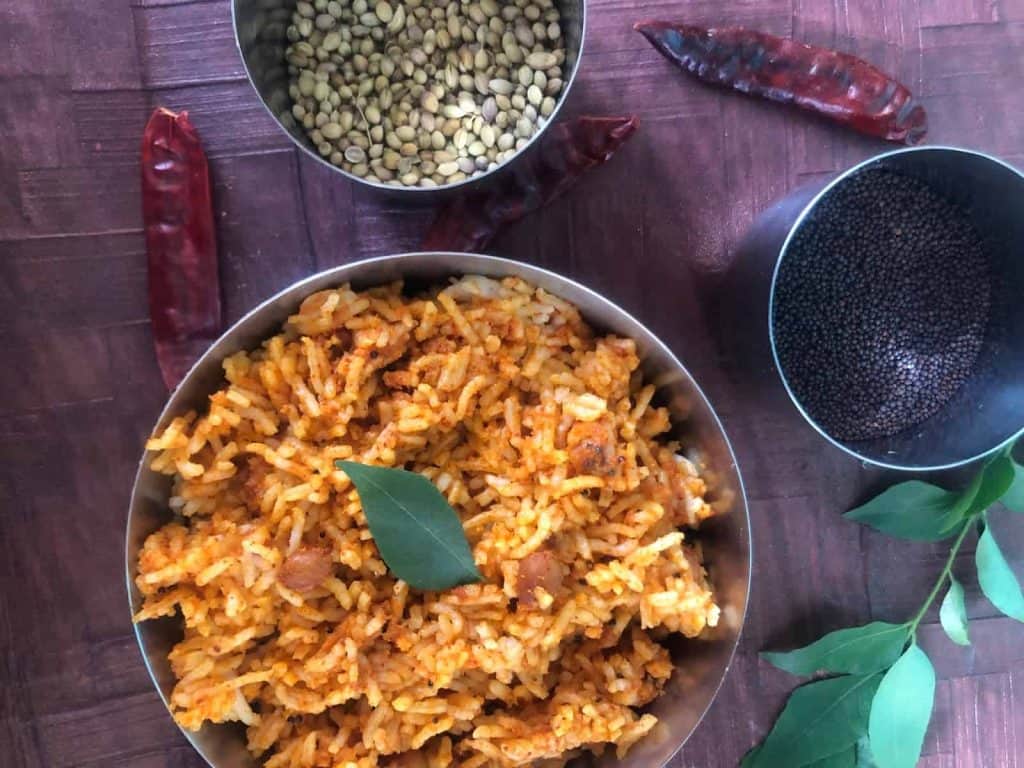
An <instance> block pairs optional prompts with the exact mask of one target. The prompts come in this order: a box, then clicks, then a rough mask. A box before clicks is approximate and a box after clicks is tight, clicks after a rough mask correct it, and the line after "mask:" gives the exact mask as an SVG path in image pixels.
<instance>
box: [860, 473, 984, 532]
mask: <svg viewBox="0 0 1024 768" xmlns="http://www.w3.org/2000/svg"><path fill="white" fill-rule="evenodd" d="M968 493H969V491H968ZM973 498H974V495H973V494H972V495H971V498H970V499H967V498H965V494H961V493H955V492H953V491H947V490H945V489H943V488H939V487H938V486H937V485H931V484H930V483H922V482H921V481H920V480H910V481H908V482H906V483H900V484H898V485H894V486H892V487H891V488H889V489H888V490H886V491H884V492H883V493H881V494H880V495H878V496H876V497H875V498H873V499H872V500H871V501H869V502H868V503H867V504H864V505H862V506H860V507H857V508H856V509H851V510H850V511H849V512H847V513H846V515H845V516H846V517H847V518H848V519H850V520H853V521H855V522H858V523H861V524H862V525H867V526H870V527H871V528H874V529H875V530H876V531H881V532H882V533H886V534H888V535H890V536H895V537H896V538H898V539H911V540H913V541H939V540H940V539H945V538H948V537H949V536H952V535H953V534H954V533H955V532H956V531H955V530H954V529H955V527H956V524H957V523H958V522H959V521H960V520H961V519H962V518H963V515H964V512H965V511H966V509H967V507H968V506H969V504H970V502H971V500H973Z"/></svg>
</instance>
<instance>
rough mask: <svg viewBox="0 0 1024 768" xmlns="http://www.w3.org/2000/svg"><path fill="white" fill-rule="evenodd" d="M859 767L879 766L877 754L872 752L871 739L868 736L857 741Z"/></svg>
mask: <svg viewBox="0 0 1024 768" xmlns="http://www.w3.org/2000/svg"><path fill="white" fill-rule="evenodd" d="M856 751H857V768H878V763H876V762H875V756H874V755H872V754H871V741H870V740H869V739H868V737H867V736H865V737H863V738H862V739H861V740H860V741H858V742H857V750H856Z"/></svg>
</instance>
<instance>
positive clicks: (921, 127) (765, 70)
mask: <svg viewBox="0 0 1024 768" xmlns="http://www.w3.org/2000/svg"><path fill="white" fill-rule="evenodd" d="M633 28H634V29H635V30H637V31H638V32H640V33H641V34H643V36H644V37H646V38H647V39H648V40H649V41H650V42H651V44H652V45H653V46H654V47H655V48H656V49H657V50H658V51H659V52H660V53H661V54H662V55H663V56H665V58H667V59H668V60H669V61H671V62H673V63H675V64H677V65H679V66H680V67H681V68H682V69H684V70H685V71H687V72H689V73H690V74H691V75H694V76H695V77H697V78H699V79H700V80H703V81H704V82H706V83H712V84H714V85H721V86H725V87H730V88H735V89H736V90H738V91H742V92H744V93H749V94H752V95H755V96H761V97H763V98H766V99H771V100H772V101H780V102H784V103H792V104H796V105H797V106H799V107H802V108H803V109H806V110H810V111H812V112H816V113H818V114H820V115H823V116H825V117H827V118H829V119H830V120H834V121H835V122H837V123H842V124H843V125H847V126H849V127H850V128H853V129H854V130H856V131H860V132H861V133H864V134H867V135H868V136H875V137H877V138H880V139H887V140H889V141H901V142H905V143H907V144H917V143H919V142H920V141H922V140H923V139H924V136H925V133H926V132H927V130H928V118H927V115H926V114H925V110H924V107H922V106H921V105H920V104H918V103H917V101H916V100H915V99H914V97H913V94H911V92H910V90H909V89H908V88H907V87H906V86H905V85H902V84H901V83H899V82H897V81H896V80H894V79H893V78H892V77H890V76H889V75H887V74H885V73H884V72H882V71H881V70H880V69H878V68H877V67H875V66H873V65H872V64H869V63H868V62H866V61H864V60H863V59H858V58H857V57H856V56H851V55H850V54H848V53H840V52H838V51H832V50H829V49H827V48H817V47H815V46H812V45H805V44H804V43H798V42H796V41H794V40H787V39H785V38H782V37H776V36H775V35H769V34H766V33H764V32H755V31H754V30H749V29H742V28H739V27H730V28H722V29H705V28H704V27H695V26H691V25H688V24H673V23H670V22H667V21H642V22H639V23H637V24H635V25H634V26H633Z"/></svg>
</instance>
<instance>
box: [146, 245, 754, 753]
mask: <svg viewBox="0 0 1024 768" xmlns="http://www.w3.org/2000/svg"><path fill="white" fill-rule="evenodd" d="M463 275H479V276H483V277H487V278H492V279H495V280H501V279H504V278H518V279H520V280H522V281H526V282H527V283H529V284H530V285H532V286H534V287H536V288H537V289H540V290H542V291H546V292H547V293H548V294H550V295H551V296H554V297H557V298H558V299H560V300H563V301H566V302H569V303H571V304H572V305H574V306H575V307H576V308H578V310H579V312H580V313H581V316H582V320H583V322H585V323H586V324H587V325H588V326H589V327H591V328H593V329H594V332H595V333H597V334H614V335H615V336H617V337H620V338H622V339H630V340H632V341H633V343H635V345H636V354H637V357H638V359H639V369H638V370H639V372H640V373H641V374H642V376H643V380H644V381H646V382H649V383H650V384H651V385H653V387H652V389H653V391H654V393H655V394H654V400H653V403H654V405H657V406H662V407H664V408H665V409H667V414H668V417H669V419H670V426H668V428H669V429H670V432H669V435H670V437H671V438H672V439H674V440H678V441H679V443H680V445H681V446H682V448H681V449H680V450H683V451H685V452H686V455H687V456H688V457H689V461H692V462H693V465H694V466H698V467H699V468H700V475H701V477H702V478H703V480H704V482H705V483H706V491H705V493H704V499H705V501H706V502H707V504H709V505H710V507H711V508H713V509H714V510H715V512H716V513H719V514H713V515H712V516H711V517H709V518H707V519H705V520H703V522H702V523H701V525H700V528H699V530H698V531H697V532H696V534H693V533H692V532H690V533H687V534H686V536H687V537H690V536H692V535H695V536H696V541H697V542H698V543H699V546H700V547H701V549H702V551H703V558H704V567H705V568H706V570H707V584H708V585H709V587H710V589H711V590H712V593H713V595H714V600H715V602H716V603H717V605H718V608H719V609H720V613H719V614H718V622H717V626H715V627H714V628H710V627H708V628H706V629H705V630H704V631H703V632H701V633H700V634H699V636H697V637H694V638H691V639H687V638H685V637H683V636H682V635H681V634H678V633H673V634H667V635H666V636H665V637H664V639H663V640H661V642H663V643H664V645H665V647H666V648H667V651H668V658H669V659H670V663H671V666H670V669H669V671H670V677H667V678H666V679H667V682H666V683H665V686H664V689H663V690H662V693H661V695H660V696H658V698H656V699H655V700H654V701H652V702H650V703H648V704H646V705H645V706H644V707H643V708H642V712H644V713H646V714H650V715H653V716H654V717H656V718H657V724H656V725H654V726H653V728H651V729H650V730H648V731H647V732H646V733H645V734H644V735H643V736H642V737H641V738H640V739H639V741H638V742H637V743H635V744H634V745H633V746H632V747H631V749H630V750H629V752H628V754H627V755H626V756H625V759H624V760H621V761H616V760H615V759H614V754H615V753H614V750H607V751H606V752H605V754H604V756H603V757H601V758H593V757H591V756H587V757H580V758H577V759H576V761H575V763H574V764H576V765H587V764H591V765H594V764H596V765H606V764H607V765H611V764H612V763H616V764H619V765H623V766H626V768H658V767H659V766H662V765H664V764H665V763H666V762H667V761H668V760H669V759H670V758H671V757H672V755H674V754H675V753H676V751H677V750H678V749H679V748H680V747H681V746H682V744H683V743H684V742H685V741H686V739H687V738H688V737H689V736H690V734H691V733H692V732H693V730H694V729H695V728H696V726H697V724H698V723H699V722H700V720H701V718H702V717H703V715H704V713H705V712H706V710H707V709H708V707H709V706H710V705H711V702H712V700H713V699H714V698H715V696H716V694H717V692H718V689H719V687H720V686H721V684H722V681H723V680H724V678H725V675H726V673H727V672H728V670H729V667H730V664H731V662H732V658H733V654H734V651H735V648H736V645H737V643H738V640H739V636H740V632H741V629H742V625H743V621H744V618H745V614H746V604H747V597H748V591H749V586H750V569H751V545H750V535H749V517H748V513H747V503H746V497H745V495H744V490H743V484H742V480H741V477H740V473H739V469H738V467H737V465H736V461H735V457H734V455H733V452H732V449H731V447H730V445H729V441H728V438H727V437H726V434H725V432H724V430H723V427H722V425H721V423H720V421H719V419H718V417H717V416H716V415H715V413H714V411H713V409H712V407H711V405H710V403H709V402H708V400H707V398H706V397H705V395H704V394H703V392H702V391H701V389H700V387H699V386H698V384H697V383H696V382H695V381H694V380H693V378H692V377H691V376H690V374H689V373H688V372H687V370H686V368H685V367H684V366H683V365H682V363H680V362H679V360H678V359H677V358H676V357H675V356H674V355H673V353H672V352H671V351H670V350H669V349H668V347H666V346H665V345H664V344H663V343H662V342H661V341H659V340H658V339H657V338H656V337H655V336H654V335H653V334H652V333H651V332H650V331H649V330H648V329H647V328H645V327H644V326H643V325H642V324H641V323H640V322H639V321H638V320H636V319H635V318H633V317H632V316H630V315H629V314H628V313H626V312H625V311H623V310H622V309H620V308H619V307H617V306H616V305H615V304H613V303H612V302H610V301H609V300H607V299H605V298H603V297H601V296H600V295H598V294H596V293H594V292H593V291H591V290H589V289H587V288H586V287H584V286H582V285H580V284H579V283H576V282H573V281H572V280H569V279H567V278H564V277H561V276H559V275H557V274H555V273H553V272H550V271H547V270H544V269H541V268H539V267H535V266H530V265H527V264H522V263H518V262H514V261H510V260H506V259H500V258H496V257H491V256H480V255H473V254H464V253H414V254H404V255H397V256H388V257H381V258H376V259H370V260H367V261H362V262H357V263H353V264H349V265H345V266H341V267H337V268H334V269H331V270H328V271H326V272H322V273H320V274H317V275H314V276H312V277H309V278H307V279H305V280H302V281H300V282H298V283H296V284H295V285H293V286H291V287H289V288H287V289H286V290H284V291H282V292H281V293H279V294H277V295H276V296H274V297H272V298H270V299H268V300H267V301H265V302H264V303H263V304H261V305H259V306H258V307H257V308H255V309H254V310H253V311H251V312H250V313H249V314H247V315H246V316H244V317H243V318H242V319H241V320H239V321H238V322H237V323H236V324H235V325H234V326H233V327H232V328H231V329H229V330H228V331H227V332H226V333H225V334H224V335H223V336H222V337H221V338H220V339H219V340H218V341H217V342H216V343H215V344H214V345H213V346H212V347H211V348H210V349H209V350H208V351H207V352H206V353H205V354H204V355H203V356H202V357H201V358H200V359H199V361H198V362H197V363H196V364H195V366H194V367H193V368H192V370H191V371H190V372H189V373H188V375H187V376H186V377H185V379H184V380H183V381H182V383H181V385H180V386H179V387H178V389H176V390H175V391H174V392H173V393H172V395H171V397H170V400H169V402H168V403H167V405H166V407H165V408H164V410H163V412H162V413H161V415H160V417H159V419H158V422H157V425H156V426H155V428H154V430H153V435H159V434H161V433H162V432H164V431H165V430H166V429H167V427H168V425H169V424H171V423H172V421H174V420H175V419H176V418H177V417H180V416H181V415H183V414H186V413H188V412H193V411H197V412H203V411H204V410H205V408H206V407H207V405H208V403H209V402H210V395H211V393H214V392H216V391H217V390H218V389H219V388H221V387H223V386H224V376H225V373H224V367H223V365H222V364H223V362H224V361H225V360H226V359H227V358H229V357H230V356H232V355H235V354H236V353H239V352H240V351H243V350H252V349H256V348H258V347H259V346H260V345H261V343H262V342H264V341H265V340H267V339H268V338H269V337H270V336H272V335H273V334H274V333H275V332H278V331H279V330H280V328H281V327H282V325H283V324H284V323H285V321H286V320H287V319H288V318H289V317H292V316H293V315H294V314H295V313H296V312H297V311H299V310H300V307H301V306H302V305H303V301H304V300H305V299H307V297H310V296H311V295H312V294H316V293H318V292H321V291H324V290H327V289H335V288H338V287H339V286H343V285H345V284H350V285H351V287H352V290H363V289H366V288H369V287H374V286H384V285H389V284H393V283H394V282H395V281H402V284H403V286H404V287H403V289H402V290H403V292H404V293H405V294H413V293H417V292H420V291H422V290H425V289H426V288H427V287H429V286H435V287H436V286H443V285H444V284H445V283H446V282H447V281H449V280H450V279H451V278H453V277H456V276H463ZM158 453H159V452H158V451H150V450H147V451H146V452H145V454H144V455H143V457H142V460H141V463H140V466H139V470H138V474H137V476H136V480H135V485H134V488H133V491H132V496H131V502H130V510H129V516H128V526H127V539H126V574H127V585H128V592H129V600H130V604H131V610H132V613H133V615H137V614H138V612H139V611H140V609H141V608H142V607H143V606H144V604H145V602H146V596H145V595H143V594H142V592H140V588H139V586H138V585H137V577H138V575H139V573H140V552H141V551H142V549H143V546H144V543H145V542H146V540H147V538H148V537H150V536H151V534H153V533H154V532H155V531H157V530H158V529H160V528H162V526H164V525H165V524H166V523H168V522H169V521H170V520H171V519H172V517H173V516H172V513H171V512H170V509H169V498H170V496H171V493H172V487H171V485H172V481H171V478H170V477H169V476H168V474H165V473H161V472H157V471H154V470H153V469H152V468H151V466H152V463H153V461H154V458H155V457H156V456H157V454H158ZM688 530H689V529H688ZM164 564H166V563H164ZM149 597H152V594H151V595H149ZM135 628H136V636H137V638H138V642H139V646H140V648H141V651H142V655H143V657H144V660H145V663H146V666H147V668H148V670H149V672H150V675H151V676H152V679H153V682H154V685H155V686H156V688H157V690H158V691H159V693H160V695H161V697H162V699H163V700H164V703H165V704H168V702H169V701H170V700H171V697H172V690H173V689H174V687H175V684H176V676H175V673H174V670H172V667H171V664H170V662H169V661H168V654H169V653H170V652H171V650H172V648H173V647H174V646H175V644H176V643H179V642H180V641H181V640H182V637H183V620H182V618H181V615H180V613H178V614H177V615H167V616H164V617H162V618H155V619H153V620H146V621H142V622H139V623H136V625H135ZM179 662H180V660H179ZM168 706H169V708H170V705H168ZM179 712H180V708H179ZM179 725H180V723H179ZM182 731H183V733H184V735H185V736H186V738H187V739H188V740H189V741H190V742H191V743H192V745H193V746H194V747H195V749H196V750H197V751H198V752H199V753H200V754H201V755H202V756H203V757H204V758H205V759H206V760H207V762H208V763H209V764H210V765H211V766H215V768H226V767H227V766H232V767H238V766H255V765H257V764H258V761H257V760H256V759H255V758H253V757H252V756H250V755H249V754H248V752H247V750H246V735H245V729H244V728H243V727H242V726H241V724H239V723H232V724H218V725H213V724H210V723H204V724H203V725H202V727H201V728H200V729H199V730H186V729H184V728H183V729H182ZM289 764H291V763H289ZM294 764H296V765H298V764H300V763H294ZM307 764H308V765H310V766H313V765H321V763H319V762H316V763H314V762H309V763H306V762H302V763H301V765H307ZM323 764H324V765H326V764H327V763H323ZM430 764H431V765H433V764H434V763H432V762H431V763H430Z"/></svg>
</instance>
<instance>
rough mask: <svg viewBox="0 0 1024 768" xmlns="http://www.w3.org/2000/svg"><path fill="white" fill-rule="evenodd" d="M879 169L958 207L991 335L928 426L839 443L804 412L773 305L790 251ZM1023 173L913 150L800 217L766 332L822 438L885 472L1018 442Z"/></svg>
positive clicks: (942, 465)
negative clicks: (803, 231) (985, 296)
mask: <svg viewBox="0 0 1024 768" xmlns="http://www.w3.org/2000/svg"><path fill="white" fill-rule="evenodd" d="M878 168H881V169H885V170H889V171H893V172H895V173H899V174H901V175H906V176H910V177H912V178H914V179H917V180H919V181H921V182H924V183H925V184H927V185H928V186H929V187H931V188H932V189H934V190H935V191H936V192H938V193H939V194H941V195H942V196H943V197H945V198H947V199H948V200H950V201H952V202H954V203H955V204H956V205H957V206H959V207H960V208H962V209H963V210H964V212H965V213H966V214H967V216H968V218H969V219H970V220H971V222H972V223H973V224H974V226H975V228H976V229H977V231H978V232H979V234H980V235H981V237H982V241H983V242H984V244H985V246H986V251H987V253H986V256H987V258H988V261H989V272H990V274H991V277H992V298H991V302H992V304H991V309H990V315H989V321H988V326H987V328H986V331H985V338H984V340H983V343H982V347H981V351H980V352H979V355H978V359H977V361H976V363H975V366H974V372H973V373H972V374H971V376H970V377H969V378H968V380H967V381H966V382H965V383H964V384H963V385H962V386H961V387H960V388H959V389H958V390H957V391H956V392H955V393H954V394H953V396H952V397H951V398H950V399H949V400H948V401H947V402H946V404H945V405H944V406H943V407H942V409H941V410H940V411H939V412H938V413H936V414H935V415H934V416H932V417H930V418H929V419H927V420H926V421H924V422H922V423H920V424H915V425H912V426H910V427H907V428H906V429H904V430H902V431H900V432H898V433H897V434H895V435H891V436H888V437H880V438H876V439H873V440H857V441H851V440H840V439H838V438H835V437H833V436H832V435H830V434H829V433H828V430H826V429H825V428H824V427H822V426H821V425H820V424H818V423H817V422H816V421H815V420H814V419H813V418H812V417H811V416H810V414H808V413H807V411H806V409H805V408H804V407H803V405H802V404H801V403H800V401H799V398H798V397H797V396H796V394H795V393H794V392H793V389H792V387H791V386H790V383H789V381H788V380H787V378H786V371H785V368H784V366H782V365H781V362H780V361H779V357H778V354H777V353H776V349H775V332H774V326H773V323H772V317H773V314H772V306H771V303H772V301H773V300H774V296H775V290H776V284H777V282H778V279H779V271H780V268H781V265H782V262H783V260H784V259H785V258H787V252H788V248H789V244H790V242H792V240H793V238H794V237H795V236H796V234H797V232H799V231H800V227H801V225H802V224H803V222H804V221H806V220H807V217H808V216H810V215H811V214H812V213H813V211H814V210H815V208H816V207H817V206H818V205H819V203H820V202H821V201H822V200H823V199H825V198H826V197H827V196H828V195H829V194H830V193H831V192H832V191H833V190H834V189H836V188H837V187H838V186H840V185H842V184H844V183H845V182H847V181H848V180H849V179H851V178H853V177H854V176H857V175H858V174H861V173H864V172H865V171H869V170H872V169H878ZM1022 199H1024V174H1021V172H1020V171H1018V170H1017V169H1016V168H1014V167H1012V166H1010V165H1007V164H1006V163H1004V162H1003V161H1001V160H998V159H996V158H994V157H991V156H990V155H986V154H984V153H981V152H975V151H973V150H969V149H961V148H957V147H912V148H909V149H900V150H896V151H893V152H888V153H885V154H882V155H878V156H876V157H873V158H870V159H868V160H866V161H864V162H863V163H860V164H859V165H856V166H854V167H853V168H851V169H849V170H848V171H846V172H844V173H842V174H840V175H839V176H838V177H837V178H836V179H835V180H833V181H832V182H831V183H830V184H828V185H827V186H826V187H825V188H824V189H823V190H821V191H820V192H819V193H818V194H817V195H816V196H815V197H814V198H813V199H812V200H811V201H810V202H809V203H807V205H806V206H805V207H804V208H803V210H802V211H801V212H800V214H799V215H798V216H797V218H796V220H795V222H794V223H793V225H792V227H791V229H790V231H789V234H788V236H787V238H786V240H785V242H784V243H783V245H782V248H781V251H780V253H779V257H778V262H777V264H776V265H775V270H774V274H773V276H772V282H771V290H770V296H771V298H770V300H769V309H768V328H769V336H770V343H771V350H772V356H773V359H774V362H775V365H776V368H777V369H778V371H779V374H780V375H781V377H782V381H783V384H784V385H785V387H786V390H787V391H788V392H789V396H790V398H791V399H792V400H793V403H794V404H795V405H796V407H797V409H798V410H799V411H800V413H801V414H802V415H803V416H804V418H805V419H807V421H808V423H809V424H811V426H813V427H814V428H815V429H816V430H817V431H818V432H819V433H820V434H821V435H823V436H824V437H825V438H826V439H828V440H829V441H830V442H832V443H833V444H834V445H836V446H838V447H839V448H842V449H843V450H845V451H847V452H848V453H850V454H852V455H854V456H855V457H857V458H858V459H861V460H862V461H867V462H870V463H872V464H876V465H878V466H882V467H886V468H888V469H899V470H909V471H930V470H941V469H949V468H952V467H957V466H961V465H963V464H967V463H970V462H972V461H976V460H977V459H979V458H981V457H982V456H985V455H986V454H988V453H991V452H992V451H995V450H997V449H999V448H1001V447H1003V446H1005V445H1007V444H1009V443H1011V442H1013V441H1014V440H1016V439H1017V438H1018V437H1019V436H1021V435H1022V434H1024V384H1022V382H1024V304H1022V303H1021V301H1020V296H1021V292H1022V291H1024V258H1022V257H1021V251H1022V249H1024V216H1022V215H1021V212H1022V206H1021V200H1022Z"/></svg>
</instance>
